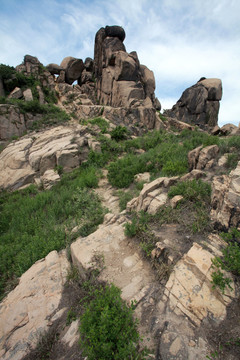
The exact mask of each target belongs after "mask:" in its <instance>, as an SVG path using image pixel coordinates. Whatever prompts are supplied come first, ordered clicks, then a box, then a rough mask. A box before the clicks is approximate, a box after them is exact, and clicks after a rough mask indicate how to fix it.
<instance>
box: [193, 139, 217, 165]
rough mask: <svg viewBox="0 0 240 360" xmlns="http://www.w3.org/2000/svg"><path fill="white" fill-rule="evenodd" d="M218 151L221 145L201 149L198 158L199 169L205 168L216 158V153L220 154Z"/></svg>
mask: <svg viewBox="0 0 240 360" xmlns="http://www.w3.org/2000/svg"><path fill="white" fill-rule="evenodd" d="M218 152H219V147H218V146H217V145H210V146H206V147H205V148H203V149H201V151H200V154H199V158H198V160H197V169H198V170H203V169H205V168H206V166H207V164H208V163H209V161H211V160H215V159H216V155H217V154H218Z"/></svg>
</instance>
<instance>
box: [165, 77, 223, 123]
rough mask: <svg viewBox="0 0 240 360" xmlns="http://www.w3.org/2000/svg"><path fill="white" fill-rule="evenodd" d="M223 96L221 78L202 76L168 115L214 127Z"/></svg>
mask: <svg viewBox="0 0 240 360" xmlns="http://www.w3.org/2000/svg"><path fill="white" fill-rule="evenodd" d="M221 98H222V82H221V80H220V79H206V78H201V79H200V80H199V81H198V82H197V83H196V84H195V85H193V86H191V87H189V88H187V89H186V90H185V91H184V92H183V94H182V96H181V97H180V99H179V100H178V101H177V103H176V104H175V105H174V106H173V108H172V109H171V110H167V115H170V116H173V117H177V118H178V120H180V121H183V122H186V123H189V124H193V125H198V126H200V127H202V128H203V129H205V128H214V126H216V125H217V122H218V112H219V107H220V105H219V101H220V100H221Z"/></svg>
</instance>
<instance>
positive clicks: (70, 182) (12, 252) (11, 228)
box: [0, 167, 104, 296]
mask: <svg viewBox="0 0 240 360" xmlns="http://www.w3.org/2000/svg"><path fill="white" fill-rule="evenodd" d="M97 183H98V179H97V172H96V170H95V169H94V168H93V167H89V168H86V169H84V170H83V169H78V170H76V171H75V172H73V174H67V175H63V178H62V180H61V181H60V182H59V183H58V184H57V185H56V186H54V187H53V188H52V189H50V190H48V191H39V190H37V189H36V187H35V186H33V185H31V186H29V187H28V188H26V189H25V190H22V191H16V192H13V193H7V192H2V193H1V194H0V211H1V217H0V233H1V243H0V275H1V280H0V293H1V296H3V295H4V291H5V288H6V286H7V284H8V283H9V281H10V280H11V279H15V278H16V277H19V276H21V275H22V274H23V273H24V272H25V271H26V270H27V269H28V268H29V267H30V266H31V265H32V264H34V263H35V261H37V260H39V259H41V258H43V257H45V256H46V255H47V254H48V253H49V252H50V251H52V250H60V249H62V248H65V247H67V246H68V245H69V244H70V242H72V241H73V240H74V239H75V238H76V237H77V236H80V235H81V236H87V235H88V234H90V233H91V232H93V231H94V230H96V227H97V225H98V224H100V223H101V222H102V221H103V217H104V209H103V208H102V206H101V202H100V200H99V199H98V197H97V196H96V195H95V194H94V193H93V192H92V191H91V190H90V188H91V187H95V186H97ZM74 227H75V228H76V229H75V232H74V233H71V230H72V229H73V228H74Z"/></svg>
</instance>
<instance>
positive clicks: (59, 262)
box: [0, 251, 69, 360]
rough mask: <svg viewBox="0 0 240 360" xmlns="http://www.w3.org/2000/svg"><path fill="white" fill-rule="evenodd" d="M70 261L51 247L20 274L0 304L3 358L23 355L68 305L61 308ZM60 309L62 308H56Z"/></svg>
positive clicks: (16, 359) (34, 344) (0, 332)
mask: <svg viewBox="0 0 240 360" xmlns="http://www.w3.org/2000/svg"><path fill="white" fill-rule="evenodd" d="M68 268H69V263H68V260H67V256H66V252H62V253H59V254H58V253H57V252H56V251H52V252H51V253H49V254H48V255H47V256H46V258H44V259H42V260H39V261H37V262H36V263H35V264H34V265H33V266H32V267H31V268H30V269H29V270H28V271H26V272H25V273H24V274H23V275H22V276H21V278H20V283H19V285H18V286H17V287H16V288H15V289H14V290H13V291H11V293H9V295H8V296H7V297H6V298H5V299H4V300H3V302H2V303H1V307H0V319H1V326H0V358H1V359H2V360H10V359H11V360H19V359H22V358H23V357H24V356H25V355H26V354H27V353H28V352H29V349H30V346H32V347H34V346H36V343H37V341H38V340H39V336H40V335H41V334H43V333H44V332H45V331H47V330H48V329H49V327H50V326H51V325H52V322H53V321H55V320H57V318H58V317H59V316H61V315H62V312H63V311H64V310H66V309H63V310H59V309H58V306H59V303H60V300H61V296H62V291H63V286H64V283H65V281H66V276H67V271H68ZM57 310H59V311H58V312H57Z"/></svg>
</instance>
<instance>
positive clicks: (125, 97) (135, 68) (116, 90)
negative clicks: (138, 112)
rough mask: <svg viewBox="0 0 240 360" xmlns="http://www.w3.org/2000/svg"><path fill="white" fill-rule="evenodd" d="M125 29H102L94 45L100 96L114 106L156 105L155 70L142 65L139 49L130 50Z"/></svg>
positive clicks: (101, 100) (101, 101)
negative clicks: (129, 51) (126, 47)
mask: <svg viewBox="0 0 240 360" xmlns="http://www.w3.org/2000/svg"><path fill="white" fill-rule="evenodd" d="M124 38H125V32H124V30H123V28H121V27H119V26H106V27H105V28H101V29H99V30H98V32H97V34H96V37H95V48H94V74H95V78H96V88H97V98H98V99H99V101H100V103H102V104H105V105H111V106H113V107H119V106H122V107H137V106H147V107H150V108H151V107H154V106H155V104H157V107H158V108H159V103H157V101H156V102H155V94H154V91H155V79H154V75H153V72H152V71H150V70H149V69H148V68H147V67H146V66H144V65H140V63H139V60H138V56H137V53H136V52H131V53H127V52H126V49H125V46H124V44H123V40H124Z"/></svg>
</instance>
